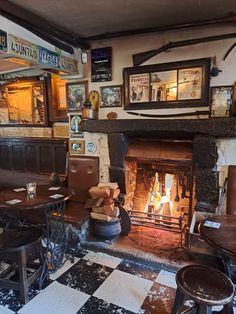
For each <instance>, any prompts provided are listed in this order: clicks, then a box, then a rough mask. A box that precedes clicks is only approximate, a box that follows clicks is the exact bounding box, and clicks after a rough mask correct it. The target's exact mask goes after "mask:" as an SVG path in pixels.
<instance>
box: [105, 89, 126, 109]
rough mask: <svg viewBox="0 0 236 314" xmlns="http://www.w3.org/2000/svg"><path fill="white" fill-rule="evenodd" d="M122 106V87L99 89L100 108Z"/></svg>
mask: <svg viewBox="0 0 236 314" xmlns="http://www.w3.org/2000/svg"><path fill="white" fill-rule="evenodd" d="M121 106H122V85H116V86H104V87H101V108H107V107H121Z"/></svg>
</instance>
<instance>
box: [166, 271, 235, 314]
mask: <svg viewBox="0 0 236 314" xmlns="http://www.w3.org/2000/svg"><path fill="white" fill-rule="evenodd" d="M176 284H177V290H176V297H175V302H174V306H173V309H172V314H177V313H181V312H180V309H181V307H182V305H183V303H184V300H185V299H186V298H188V299H191V300H193V301H195V303H196V307H195V308H196V311H195V313H199V314H205V313H206V314H210V313H212V306H214V305H223V306H224V307H227V308H228V306H231V305H229V304H230V303H231V301H232V299H233V296H234V285H233V283H232V281H231V280H230V279H229V278H228V277H227V276H226V275H225V274H223V273H222V272H220V271H219V270H216V269H214V268H212V267H208V266H205V265H188V266H185V267H182V268H181V269H180V270H179V271H178V272H177V274H176ZM184 313H188V311H187V312H186V311H185V312H184ZM191 313H193V311H191Z"/></svg>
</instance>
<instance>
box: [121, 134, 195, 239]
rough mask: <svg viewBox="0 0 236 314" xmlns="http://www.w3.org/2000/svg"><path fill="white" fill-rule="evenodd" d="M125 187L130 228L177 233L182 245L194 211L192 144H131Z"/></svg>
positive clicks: (149, 141) (127, 159)
mask: <svg viewBox="0 0 236 314" xmlns="http://www.w3.org/2000/svg"><path fill="white" fill-rule="evenodd" d="M125 184H126V199H125V207H126V209H127V210H128V211H129V213H130V217H131V221H132V225H133V226H142V227H149V228H152V229H160V230H165V231H171V232H175V233H180V235H181V243H182V235H183V234H184V230H185V228H186V227H187V226H189V225H190V222H191V219H192V214H193V207H194V197H193V191H194V171H193V163H192V142H191V141H179V140H178V141H167V140H166V141H163V140H162V141H157V140H150V139H148V140H147V139H133V140H131V141H130V143H129V145H128V149H127V154H126V156H125Z"/></svg>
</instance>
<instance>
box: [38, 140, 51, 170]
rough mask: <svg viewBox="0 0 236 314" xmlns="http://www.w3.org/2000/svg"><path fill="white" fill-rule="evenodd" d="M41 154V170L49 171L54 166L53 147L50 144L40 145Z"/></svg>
mask: <svg viewBox="0 0 236 314" xmlns="http://www.w3.org/2000/svg"><path fill="white" fill-rule="evenodd" d="M39 154H40V172H41V173H49V172H50V169H53V168H54V167H53V166H52V164H53V160H52V151H51V147H50V146H48V145H43V146H40V150H39Z"/></svg>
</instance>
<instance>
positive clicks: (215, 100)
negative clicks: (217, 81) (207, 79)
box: [210, 86, 234, 117]
mask: <svg viewBox="0 0 236 314" xmlns="http://www.w3.org/2000/svg"><path fill="white" fill-rule="evenodd" d="M233 91H234V87H233V86H214V87H211V106H210V107H211V108H210V116H211V117H229V116H230V115H231V113H232V105H233Z"/></svg>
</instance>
